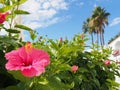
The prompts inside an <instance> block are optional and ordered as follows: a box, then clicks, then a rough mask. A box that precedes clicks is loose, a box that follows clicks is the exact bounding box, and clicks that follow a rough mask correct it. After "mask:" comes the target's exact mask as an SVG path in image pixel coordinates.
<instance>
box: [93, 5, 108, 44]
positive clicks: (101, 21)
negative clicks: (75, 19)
mask: <svg viewBox="0 0 120 90" xmlns="http://www.w3.org/2000/svg"><path fill="white" fill-rule="evenodd" d="M109 15H110V13H108V12H106V10H105V9H104V8H101V7H100V6H98V7H96V8H95V9H94V10H93V14H92V16H91V22H92V23H91V26H92V27H94V28H95V31H96V33H97V35H100V43H101V46H104V44H105V42H104V28H105V25H108V16H109Z"/></svg>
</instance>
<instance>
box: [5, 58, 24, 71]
mask: <svg viewBox="0 0 120 90" xmlns="http://www.w3.org/2000/svg"><path fill="white" fill-rule="evenodd" d="M21 66H22V63H19V62H18V61H15V60H14V61H8V62H7V63H6V65H5V67H6V69H8V70H20V69H21Z"/></svg>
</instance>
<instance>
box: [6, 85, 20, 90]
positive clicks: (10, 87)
mask: <svg viewBox="0 0 120 90" xmlns="http://www.w3.org/2000/svg"><path fill="white" fill-rule="evenodd" d="M4 90H21V89H20V88H19V87H17V86H9V87H7V88H5V89H4Z"/></svg>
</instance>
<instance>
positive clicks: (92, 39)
mask: <svg viewBox="0 0 120 90" xmlns="http://www.w3.org/2000/svg"><path fill="white" fill-rule="evenodd" d="M91 39H92V44H94V40H93V34H92V33H91Z"/></svg>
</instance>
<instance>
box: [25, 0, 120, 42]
mask: <svg viewBox="0 0 120 90" xmlns="http://www.w3.org/2000/svg"><path fill="white" fill-rule="evenodd" d="M95 6H101V7H103V8H105V10H106V11H107V12H109V13H110V14H111V15H110V16H109V18H108V21H109V26H106V28H105V41H106V44H107V42H108V41H109V40H110V39H111V38H112V37H114V36H115V35H116V34H118V33H120V11H119V8H120V0H28V1H27V2H26V3H25V4H24V5H23V8H24V9H25V10H27V11H29V12H30V13H31V14H30V15H29V16H28V15H27V16H25V17H24V18H23V23H24V24H25V25H28V26H30V27H31V28H33V29H35V30H37V32H38V33H39V36H45V35H47V36H48V37H49V38H51V39H59V38H60V37H63V38H66V37H67V38H69V39H71V38H72V37H73V36H74V35H75V34H78V33H81V32H82V25H83V21H85V20H86V19H87V18H88V17H90V15H91V14H92V11H93V9H94V7H95ZM24 34H25V36H24V37H25V40H29V35H28V33H27V32H24Z"/></svg>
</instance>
